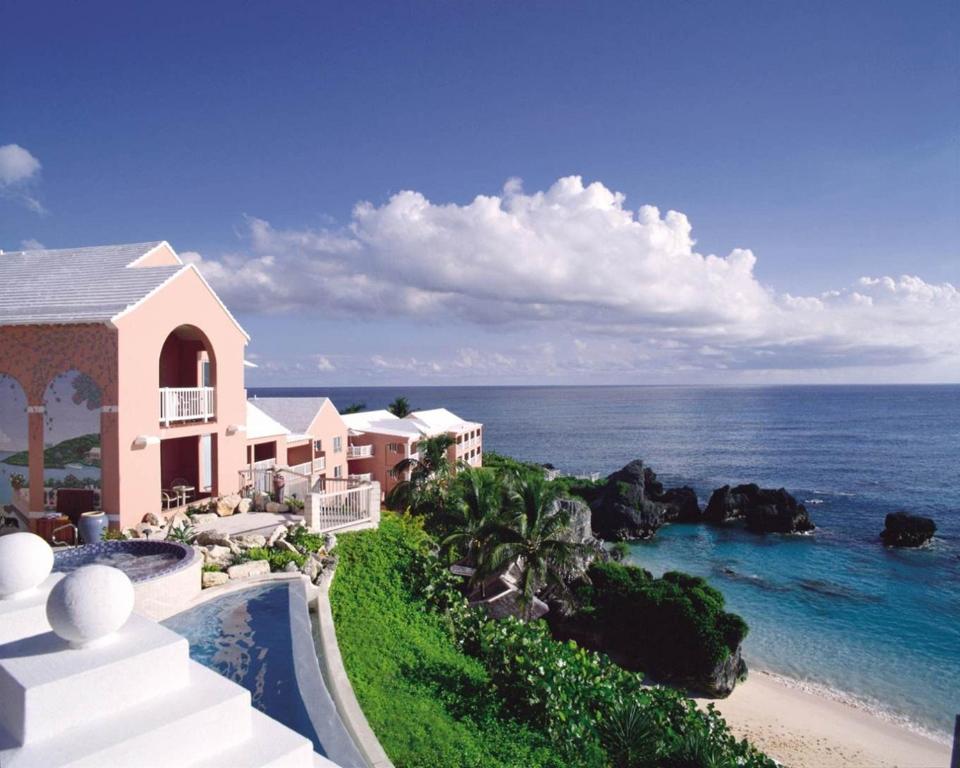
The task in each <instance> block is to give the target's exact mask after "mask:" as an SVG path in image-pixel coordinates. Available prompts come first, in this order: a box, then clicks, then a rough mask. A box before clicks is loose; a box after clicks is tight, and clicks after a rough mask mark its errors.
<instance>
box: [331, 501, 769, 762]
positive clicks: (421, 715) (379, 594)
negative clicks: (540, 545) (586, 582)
mask: <svg viewBox="0 0 960 768" xmlns="http://www.w3.org/2000/svg"><path fill="white" fill-rule="evenodd" d="M435 550H436V546H435V542H433V541H432V540H431V539H430V537H429V535H428V534H427V533H426V532H425V531H424V530H423V527H422V521H421V520H418V519H416V518H412V517H409V516H404V517H399V516H395V515H390V514H388V515H386V516H385V517H384V519H383V521H382V522H381V525H380V528H379V529H378V530H375V531H364V532H361V533H351V534H344V535H343V536H341V537H340V544H339V547H338V554H339V557H340V563H339V566H338V570H337V576H336V579H335V580H334V582H333V588H332V590H331V603H332V606H333V613H334V620H335V623H336V627H337V639H338V642H339V644H340V649H341V651H342V653H343V658H344V664H345V665H346V668H347V672H348V674H349V676H350V680H351V682H352V684H353V687H354V690H355V691H356V694H357V697H358V699H359V700H360V704H361V706H362V707H363V710H364V713H365V714H366V716H367V718H368V720H369V721H370V724H371V726H372V727H373V729H374V731H375V732H376V734H377V736H378V738H379V739H380V741H381V743H382V744H383V746H384V748H385V749H386V750H387V753H388V754H389V756H390V758H391V759H392V760H393V761H394V763H395V764H396V765H397V766H398V768H408V767H409V766H424V767H427V766H429V767H430V768H434V767H435V766H444V767H445V768H446V767H449V768H458V767H459V766H481V765H482V766H504V767H506V766H516V767H517V768H520V767H521V766H523V767H524V768H525V767H526V766H531V767H534V768H535V767H536V766H556V767H557V768H559V767H560V766H564V767H565V768H566V767H568V768H578V767H579V768H607V767H608V766H613V767H614V768H654V766H667V767H671V766H672V767H675V768H682V767H684V766H689V767H691V768H692V767H695V766H702V767H703V768H706V767H707V766H723V767H726V766H734V765H743V766H749V767H750V768H756V767H759V766H764V768H766V767H767V766H772V765H773V764H772V762H770V761H769V760H767V759H766V758H765V757H764V756H762V755H761V754H759V753H757V752H756V751H755V750H753V749H752V748H751V747H750V746H749V745H748V744H747V743H746V742H737V741H736V740H735V739H734V738H733V737H732V736H731V735H730V733H729V731H728V729H727V727H726V724H725V723H724V722H723V720H722V719H721V718H720V717H719V716H718V715H717V714H716V713H715V712H714V711H713V710H712V709H710V710H709V711H707V712H702V711H700V710H698V709H697V708H696V707H695V706H694V704H693V703H692V702H691V701H689V700H688V699H685V698H684V697H683V696H682V695H680V694H679V693H677V692H675V691H672V690H669V689H664V688H658V687H654V688H647V687H644V686H643V685H642V682H641V680H642V678H641V676H640V675H639V674H638V673H635V672H630V671H627V670H625V669H623V668H621V667H619V666H617V665H616V664H614V663H613V662H611V661H610V660H609V659H608V658H607V657H606V656H603V655H601V654H597V653H594V652H592V651H587V650H584V649H582V648H579V647H577V646H576V645H575V644H573V643H564V642H559V641H556V640H554V639H553V638H552V637H551V636H550V633H549V630H548V629H547V627H546V625H545V624H544V623H543V622H530V623H524V622H521V621H518V620H516V619H508V620H504V621H500V622H493V621H489V620H487V619H486V618H485V616H484V614H483V613H481V612H480V611H477V610H474V609H470V608H468V607H467V604H466V601H465V600H464V598H463V596H462V595H461V593H460V591H459V585H458V582H457V579H456V578H455V577H453V576H451V574H450V573H449V571H448V570H447V569H446V567H445V565H444V563H443V561H441V560H440V559H438V557H437V556H436V555H435V554H433V552H434V551H435Z"/></svg>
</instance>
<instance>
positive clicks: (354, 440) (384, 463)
mask: <svg viewBox="0 0 960 768" xmlns="http://www.w3.org/2000/svg"><path fill="white" fill-rule="evenodd" d="M413 442H414V441H413V440H410V439H409V438H404V437H397V436H396V435H380V434H377V433H375V432H367V433H364V434H362V435H354V436H353V437H351V438H350V445H372V446H373V456H372V457H370V458H368V459H350V461H349V464H350V474H352V475H353V474H363V473H366V472H369V473H370V474H371V479H372V480H375V481H376V482H378V483H380V490H381V491H383V493H384V495H386V494H388V493H390V491H392V490H393V489H394V488H395V487H396V485H397V484H398V483H399V482H400V481H401V480H403V478H402V477H392V476H391V475H390V470H392V469H393V468H394V466H396V464H397V462H399V461H402V460H403V459H405V458H406V455H407V454H406V452H400V453H396V452H394V451H390V450H388V449H387V446H388V445H390V444H392V443H399V444H401V445H403V446H405V447H406V449H407V451H409V446H410V445H411V444H412V443H413Z"/></svg>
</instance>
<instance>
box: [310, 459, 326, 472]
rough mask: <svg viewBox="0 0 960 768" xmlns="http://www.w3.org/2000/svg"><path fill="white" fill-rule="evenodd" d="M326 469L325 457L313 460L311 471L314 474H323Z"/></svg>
mask: <svg viewBox="0 0 960 768" xmlns="http://www.w3.org/2000/svg"><path fill="white" fill-rule="evenodd" d="M326 468H327V457H326V456H317V458H315V459H314V460H313V471H314V472H323V471H324V470H325V469H326Z"/></svg>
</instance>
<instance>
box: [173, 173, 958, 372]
mask: <svg viewBox="0 0 960 768" xmlns="http://www.w3.org/2000/svg"><path fill="white" fill-rule="evenodd" d="M248 232H249V249H248V252H247V253H233V254H224V255H220V256H217V257H216V258H209V257H207V258H204V257H201V256H200V255H199V254H185V256H187V257H188V258H190V259H192V260H194V261H196V262H197V263H199V264H200V265H201V266H202V268H203V270H204V273H205V274H206V275H207V277H208V278H209V279H210V280H211V282H212V283H213V284H214V285H215V287H216V288H217V289H218V290H219V291H221V292H222V294H223V295H224V298H225V299H226V300H227V301H228V302H230V303H231V304H233V305H235V306H236V307H237V308H238V309H242V310H246V311H257V312H283V311H291V310H296V311H303V310H310V311H321V312H325V313H327V314H329V315H332V316H336V315H361V316H363V317H367V318H369V317H371V316H377V315H382V316H408V317H422V318H424V319H430V320H433V319H435V318H455V319H457V320H459V321H461V322H469V323H476V324H480V325H485V326H496V325H503V324H509V325H510V326H511V328H514V329H515V328H518V327H520V328H522V327H526V326H530V327H536V328H538V329H539V330H541V331H542V330H544V329H547V330H549V329H555V331H556V335H557V337H558V338H559V337H561V336H562V337H564V338H568V339H569V343H568V344H567V345H566V346H568V347H569V348H570V349H571V355H570V360H571V361H572V363H571V364H575V365H584V366H588V365H589V364H590V361H591V359H593V356H592V355H591V343H590V342H589V337H591V336H593V337H600V338H603V339H605V340H610V339H620V340H623V341H624V342H626V343H628V344H629V345H630V346H629V352H627V351H623V350H621V351H619V352H617V353H616V354H613V353H611V352H609V350H608V351H605V352H603V353H602V358H601V359H599V360H598V361H597V362H598V364H602V365H604V366H608V367H613V368H615V367H616V366H617V365H618V364H619V363H618V362H617V360H618V359H620V358H621V357H629V359H631V360H633V361H645V360H651V359H653V358H656V359H659V360H662V361H667V362H668V363H669V365H671V366H674V367H676V368H677V369H682V368H684V367H689V366H698V365H699V366H706V367H710V368H721V369H723V368H735V369H748V370H752V369H779V370H785V369H791V370H792V369H802V368H837V367H851V366H853V367H856V366H892V365H900V364H905V363H917V362H918V361H930V360H943V359H950V360H954V361H956V360H957V359H960V291H958V289H957V287H955V286H953V285H951V284H950V283H941V284H933V283H928V282H925V281H924V280H923V279H921V278H920V277H917V276H911V275H904V276H898V277H885V276H881V277H864V278H862V279H861V280H859V281H858V282H857V283H856V284H854V285H851V286H847V287H843V288H840V289H837V290H834V291H830V292H827V293H824V294H821V295H816V296H796V295H792V294H790V293H787V292H785V291H778V290H776V289H774V288H773V287H770V286H766V285H763V284H762V283H761V282H760V281H759V280H758V279H757V277H756V275H755V274H754V268H755V265H756V263H757V258H756V256H755V255H754V254H753V252H751V251H750V250H748V249H745V248H744V249H735V250H733V251H731V252H730V253H728V254H726V255H715V254H711V253H703V252H701V251H700V250H699V249H698V248H697V243H696V241H695V240H694V238H693V235H692V232H693V229H692V226H691V223H690V221H689V220H688V219H687V217H686V216H685V215H684V214H683V213H680V212H678V211H667V212H665V213H664V212H661V211H660V210H659V209H658V208H656V207H654V206H651V205H643V206H641V207H639V208H638V209H636V210H632V209H630V208H629V207H627V205H626V200H625V198H624V196H623V195H622V194H620V193H618V192H614V191H612V190H610V189H608V188H607V187H606V186H604V185H603V184H602V183H600V182H593V183H589V184H584V182H583V180H582V179H581V178H580V177H579V176H569V177H565V178H561V179H559V180H558V181H557V182H555V183H554V184H553V185H552V186H551V187H550V188H549V189H546V190H544V191H536V192H531V193H527V192H525V191H524V190H523V187H522V184H521V183H520V182H519V181H518V180H516V179H511V180H510V181H508V182H507V184H506V185H505V186H504V188H503V190H502V192H501V193H500V194H499V195H478V196H477V197H476V198H474V199H473V200H472V201H471V202H469V203H467V204H463V205H458V204H453V203H438V202H433V201H431V200H429V199H427V198H426V197H425V196H424V195H422V194H421V193H419V192H414V191H403V192H399V193H397V194H395V195H393V196H392V197H391V198H390V199H389V200H388V201H387V202H385V203H384V204H382V205H374V204H372V203H368V202H364V203H359V204H358V205H356V206H355V208H354V210H353V213H352V216H351V220H350V222H349V223H348V224H347V225H346V226H343V227H341V228H339V229H323V230H311V229H276V228H274V227H272V226H271V225H270V223H269V222H267V221H264V220H262V219H257V218H250V219H248ZM596 354H600V353H599V352H597V353H596ZM618 356H619V357H618ZM477 357H478V355H477V353H476V350H470V349H467V350H463V351H462V352H461V354H460V355H459V356H458V358H457V360H456V361H455V365H458V366H459V367H460V368H463V369H467V368H476V367H477V366H478V365H480V363H478V362H477ZM559 357H563V356H562V355H560V356H559ZM559 357H558V360H559ZM496 363H497V364H498V365H501V366H505V365H506V364H507V363H506V358H505V359H503V360H499V361H496ZM373 364H374V365H379V366H381V367H384V368H387V367H391V368H392V367H396V366H403V365H405V366H406V367H409V368H420V367H427V368H429V367H430V366H429V364H425V363H424V362H423V361H419V360H407V361H398V360H388V359H385V358H382V359H380V360H375V361H373ZM490 364H491V363H490V362H488V363H487V365H490ZM558 364H560V363H559V362H558Z"/></svg>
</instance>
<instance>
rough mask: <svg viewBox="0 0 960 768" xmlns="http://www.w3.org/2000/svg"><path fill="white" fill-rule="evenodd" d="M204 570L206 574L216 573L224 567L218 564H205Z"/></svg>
mask: <svg viewBox="0 0 960 768" xmlns="http://www.w3.org/2000/svg"><path fill="white" fill-rule="evenodd" d="M202 570H203V571H204V572H205V573H214V572H218V571H222V570H223V566H221V565H217V564H216V563H204V564H203V568H202Z"/></svg>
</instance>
